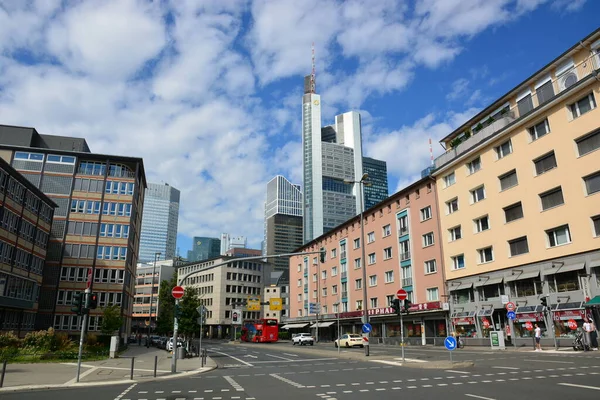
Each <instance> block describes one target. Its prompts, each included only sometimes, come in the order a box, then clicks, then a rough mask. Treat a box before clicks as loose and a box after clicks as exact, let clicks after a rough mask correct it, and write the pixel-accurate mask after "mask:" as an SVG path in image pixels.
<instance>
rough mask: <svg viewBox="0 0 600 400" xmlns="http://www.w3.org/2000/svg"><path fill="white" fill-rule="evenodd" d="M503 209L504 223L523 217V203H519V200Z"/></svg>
mask: <svg viewBox="0 0 600 400" xmlns="http://www.w3.org/2000/svg"><path fill="white" fill-rule="evenodd" d="M503 210H504V218H505V220H506V223H509V222H512V221H515V220H517V219H521V218H523V205H522V204H521V202H518V203H515V204H511V205H510V206H508V207H504V209H503Z"/></svg>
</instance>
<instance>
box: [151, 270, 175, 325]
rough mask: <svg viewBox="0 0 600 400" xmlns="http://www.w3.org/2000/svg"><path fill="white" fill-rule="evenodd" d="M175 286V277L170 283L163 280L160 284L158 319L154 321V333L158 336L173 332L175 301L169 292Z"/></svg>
mask: <svg viewBox="0 0 600 400" xmlns="http://www.w3.org/2000/svg"><path fill="white" fill-rule="evenodd" d="M176 285H177V278H176V277H175V276H174V277H173V278H172V279H171V280H170V281H166V280H165V281H162V282H161V283H160V288H159V290H158V319H157V321H156V332H157V333H158V334H159V335H166V334H168V333H170V332H173V310H174V308H175V299H174V298H173V295H172V294H171V291H172V290H173V288H174V287H175V286H176Z"/></svg>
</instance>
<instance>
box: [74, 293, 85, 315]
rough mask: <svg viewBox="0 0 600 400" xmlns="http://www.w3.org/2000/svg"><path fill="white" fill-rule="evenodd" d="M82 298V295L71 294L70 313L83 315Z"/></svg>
mask: <svg viewBox="0 0 600 400" xmlns="http://www.w3.org/2000/svg"><path fill="white" fill-rule="evenodd" d="M83 296H84V293H82V292H77V293H74V294H73V302H72V303H71V311H72V312H74V313H76V314H77V315H82V314H83V302H84V300H83Z"/></svg>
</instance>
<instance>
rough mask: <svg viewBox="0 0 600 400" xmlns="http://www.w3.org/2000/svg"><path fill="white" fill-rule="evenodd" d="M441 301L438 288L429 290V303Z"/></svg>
mask: <svg viewBox="0 0 600 400" xmlns="http://www.w3.org/2000/svg"><path fill="white" fill-rule="evenodd" d="M439 299H440V293H439V290H438V288H428V289H427V301H438V300H439Z"/></svg>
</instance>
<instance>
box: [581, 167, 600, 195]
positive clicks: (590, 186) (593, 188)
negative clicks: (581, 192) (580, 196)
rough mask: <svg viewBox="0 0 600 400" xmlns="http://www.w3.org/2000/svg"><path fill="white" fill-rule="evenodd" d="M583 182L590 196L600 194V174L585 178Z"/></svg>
mask: <svg viewBox="0 0 600 400" xmlns="http://www.w3.org/2000/svg"><path fill="white" fill-rule="evenodd" d="M583 181H584V182H585V190H586V192H587V194H588V195H590V194H594V193H597V192H600V172H596V173H595V174H592V175H589V176H586V177H584V178H583Z"/></svg>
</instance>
